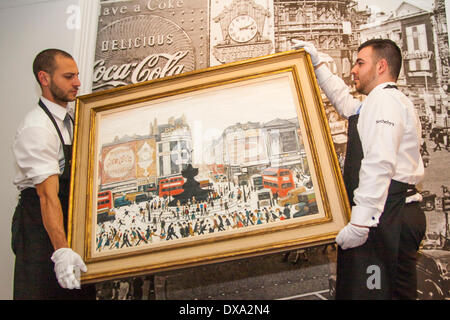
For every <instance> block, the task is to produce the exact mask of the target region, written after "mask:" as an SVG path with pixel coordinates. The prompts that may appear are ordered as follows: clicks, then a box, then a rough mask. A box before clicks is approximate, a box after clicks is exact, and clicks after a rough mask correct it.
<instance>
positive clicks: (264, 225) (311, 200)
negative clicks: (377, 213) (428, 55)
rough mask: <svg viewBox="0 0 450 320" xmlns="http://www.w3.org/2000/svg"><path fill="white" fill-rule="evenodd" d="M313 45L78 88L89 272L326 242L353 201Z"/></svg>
mask: <svg viewBox="0 0 450 320" xmlns="http://www.w3.org/2000/svg"><path fill="white" fill-rule="evenodd" d="M308 59H309V58H307V56H306V55H305V53H304V51H302V50H301V51H293V52H289V53H283V54H275V55H271V56H266V57H261V58H257V59H252V60H247V61H243V62H238V63H232V64H226V65H223V66H220V67H213V68H209V69H204V70H200V71H195V72H189V73H186V74H183V75H178V76H173V77H168V78H165V79H162V80H155V81H149V82H145V83H141V84H138V85H131V86H126V87H123V88H120V89H113V90H109V91H104V92H101V93H95V94H91V95H87V96H84V97H80V98H79V99H78V103H77V114H76V116H77V117H76V138H75V142H74V146H75V152H74V162H75V163H76V164H77V165H75V166H74V171H73V172H72V174H73V176H74V179H73V180H74V183H73V185H72V197H71V209H70V216H71V230H70V240H71V244H72V247H73V248H74V249H75V250H76V251H78V252H80V253H81V254H82V256H83V257H84V259H85V260H86V262H87V265H88V269H89V271H88V272H87V273H86V274H85V275H84V278H83V280H85V281H99V280H103V279H108V278H114V277H118V276H123V275H130V274H143V273H147V272H156V271H161V270H167V269H173V268H179V267H183V266H192V265H196V264H202V263H212V262H216V261H223V260H227V259H236V258H240V257H245V256H251V255H256V254H263V253H266V252H273V251H279V250H282V249H286V248H293V247H302V246H311V245H315V244H321V243H326V242H330V241H332V240H333V239H334V236H335V235H336V233H337V231H338V230H339V229H340V228H341V227H342V226H343V225H344V224H345V223H346V221H347V219H348V212H349V209H348V203H347V202H346V195H345V191H344V188H343V184H342V178H341V176H340V170H339V165H338V161H337V159H336V156H335V155H334V152H333V144H332V140H331V138H330V131H329V128H328V124H327V120H326V117H325V116H324V112H323V108H322V105H321V100H320V94H319V90H318V88H317V85H316V83H315V78H314V74H313V71H312V66H311V64H310V62H309V60H308Z"/></svg>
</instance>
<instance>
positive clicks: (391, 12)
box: [93, 0, 450, 299]
mask: <svg viewBox="0 0 450 320" xmlns="http://www.w3.org/2000/svg"><path fill="white" fill-rule="evenodd" d="M100 2H101V10H100V15H99V22H98V33H97V43H96V49H95V50H96V51H95V65H94V70H93V91H99V90H104V89H111V88H117V87H120V86H123V85H128V84H134V83H139V82H143V81H147V80H152V79H158V78H163V77H167V76H171V75H176V74H180V73H184V72H189V71H192V70H198V69H202V68H206V67H210V66H215V65H220V64H223V63H228V62H235V61H239V60H244V59H248V58H252V57H258V56H262V55H268V54H271V53H276V52H282V51H286V50H291V47H292V45H293V43H292V39H301V40H306V41H310V42H313V43H314V44H315V46H316V47H317V48H318V49H319V51H321V53H322V57H323V59H324V60H325V61H326V63H327V64H328V67H329V68H330V70H331V71H332V72H333V73H335V74H336V75H338V76H340V77H342V78H343V79H344V81H345V82H346V83H347V84H348V85H349V87H350V88H351V86H352V84H351V75H350V70H351V67H352V66H353V64H354V62H355V57H356V50H357V48H358V46H359V45H360V44H361V43H362V42H364V41H366V40H368V39H372V38H389V39H391V40H393V41H395V42H396V43H397V44H398V45H399V46H400V48H401V49H402V52H403V59H404V62H403V68H402V72H401V75H400V78H399V81H398V86H399V89H400V90H402V91H403V92H404V93H405V94H406V95H407V96H408V97H409V98H410V99H411V100H412V101H413V103H414V105H415V107H416V110H417V113H418V114H419V116H420V120H421V123H422V138H423V144H422V156H423V161H424V165H425V168H426V169H425V179H424V181H423V182H422V183H421V185H419V186H418V189H419V190H420V191H421V192H422V195H423V199H424V200H423V202H422V206H423V209H424V210H425V214H426V219H427V233H426V237H425V239H424V240H423V242H422V246H421V250H420V252H419V261H418V265H417V270H418V278H419V279H418V282H419V283H418V290H419V299H444V298H449V297H450V284H449V283H450V277H449V272H448V262H449V260H450V251H449V249H450V236H449V221H448V212H449V210H450V192H449V190H448V187H449V186H450V172H449V170H448V168H449V167H450V153H449V151H450V141H449V127H450V124H449V100H450V97H449V94H450V89H449V86H450V53H449V38H448V26H447V23H446V21H447V20H446V14H445V12H446V8H445V2H444V0H433V1H421V0H406V1H401V0H396V1H370V0H359V1H356V0H355V1H353V0H336V1H333V0H332V1H315V0H310V1H308V0H299V1H287V0H220V1H218V0H189V1H188V0H130V1H100ZM351 89H352V92H354V94H355V96H357V93H356V91H355V90H353V88H351ZM323 101H324V106H325V109H326V115H327V118H328V121H329V124H330V128H331V134H332V138H333V142H334V145H335V150H336V153H337V157H338V159H339V161H340V163H341V165H343V161H344V155H345V148H346V142H347V135H346V132H347V122H346V120H345V119H342V118H341V117H340V116H339V115H338V114H337V113H336V111H335V110H334V108H333V106H332V105H331V104H330V103H329V102H328V101H327V99H326V97H325V96H324V95H323ZM182 121H183V115H180V119H171V120H170V121H169V122H168V125H166V127H170V128H172V127H173V128H177V126H178V127H179V126H180V124H182ZM278 122H280V123H276V124H275V123H274V128H275V127H276V128H277V130H278V131H280V132H279V133H278V135H277V137H276V139H275V140H274V141H275V142H276V143H275V142H274V143H273V144H272V145H273V148H276V149H277V151H279V152H280V154H283V153H286V155H289V153H290V152H291V150H290V149H292V148H291V145H292V144H293V142H292V141H294V140H293V138H292V137H293V136H292V135H290V134H289V132H284V131H286V130H287V129H289V128H287V129H286V127H285V125H283V124H282V123H281V122H282V120H278ZM245 125H247V126H248V125H251V123H247V124H239V126H245ZM277 126H278V127H277ZM283 128H284V129H283ZM161 130H162V131H164V130H166V131H165V132H166V133H167V132H168V131H167V128H165V127H163V126H162V124H158V123H153V122H149V132H150V133H151V132H157V131H158V132H159V131H161ZM283 130H284V131H283ZM294 136H295V135H294ZM127 139H128V140H127ZM122 140H127V141H130V137H122V139H118V140H116V141H112V142H109V143H108V145H107V146H105V150H104V152H105V154H106V152H107V151H108V150H109V149H113V148H115V147H119V146H120V145H121V144H123V143H124V141H122ZM131 140H132V139H131ZM247 140H248V141H247ZM247 140H245V141H244V142H243V143H242V145H241V146H240V147H241V148H242V150H248V149H249V148H251V147H252V145H251V144H252V143H253V144H255V142H254V141H251V140H250V139H247ZM130 143H132V142H130ZM246 143H247V144H246ZM150 145H151V147H152V150H154V152H156V153H157V152H158V150H157V148H158V147H160V146H159V144H155V142H152V143H151V144H150ZM188 147H189V146H188V144H186V150H185V151H186V152H185V153H186V154H188V153H189V152H190V150H188V149H189V148H188ZM177 150H178V149H177ZM177 152H181V153H180V154H184V153H183V150H178V151H177ZM280 159H281V158H280ZM283 165H284V164H283V161H281V160H280V161H279V167H283ZM161 166H162V164H161ZM167 166H168V168H170V170H169V171H170V174H166V175H167V177H163V176H161V177H160V178H161V179H160V180H162V179H163V178H166V179H169V178H170V176H172V175H173V176H176V175H179V174H180V172H181V171H180V170H181V168H182V166H175V165H172V166H171V165H170V164H169V163H167ZM202 169H203V171H202V172H207V174H205V175H203V176H202V183H204V184H205V185H207V186H208V187H209V188H214V185H215V184H216V185H226V184H228V182H230V183H233V179H235V180H236V181H237V182H236V181H235V183H238V184H241V183H244V182H243V181H240V180H239V179H241V180H242V179H244V180H245V176H244V178H243V177H242V176H240V175H239V172H237V171H231V170H232V168H227V167H226V166H224V165H223V164H222V163H214V161H212V162H211V163H208V166H206V165H205V167H204V168H202ZM177 170H178V171H180V172H178V171H177ZM233 170H235V168H234V169H233ZM169 171H167V172H169ZM297 171H298V172H297V173H298V174H297V175H296V176H295V177H294V179H295V180H296V182H297V183H299V184H303V185H305V184H307V183H308V181H307V177H305V176H303V174H302V173H303V171H302V170H297ZM158 174H159V173H158ZM247 176H248V175H247ZM123 177H124V178H123V179H122V180H121V179H119V178H117V177H116V178H114V181H113V180H111V181H109V182H110V183H109V186H110V191H111V194H114V191H115V190H116V191H117V192H118V190H119V189H120V190H119V191H120V192H123V191H128V192H140V193H146V194H147V195H152V197H153V199H156V200H157V201H154V202H155V203H158V204H159V205H160V206H161V205H163V206H164V197H162V196H161V195H162V194H160V193H159V191H158V184H159V183H160V181H156V180H155V181H153V180H152V181H150V180H149V179H139V178H138V177H136V176H134V177H130V176H129V175H123ZM111 182H114V183H111ZM247 183H248V186H249V188H251V186H252V183H253V182H252V181H250V180H249V178H248V181H247ZM253 184H254V183H253ZM114 188H117V189H114ZM106 189H108V188H106ZM230 190H231V189H230V188H227V189H226V190H219V192H230ZM250 190H251V189H249V194H250ZM111 197H112V196H111ZM110 201H113V199H111V200H110ZM125 205H127V204H125ZM159 209H161V207H159ZM155 210H158V208H156V209H155ZM176 232H178V231H176ZM335 256H336V251H335V247H334V245H328V246H323V247H316V248H308V249H303V250H298V251H293V252H283V253H279V254H271V255H267V256H260V257H256V258H251V259H245V260H239V261H232V262H225V263H221V264H217V265H205V266H201V267H197V268H190V269H184V270H177V271H171V272H165V273H161V274H156V275H149V276H144V277H135V278H131V279H118V280H115V281H109V282H104V283H99V284H97V290H98V298H99V299H333V290H334V281H335V262H336V260H335Z"/></svg>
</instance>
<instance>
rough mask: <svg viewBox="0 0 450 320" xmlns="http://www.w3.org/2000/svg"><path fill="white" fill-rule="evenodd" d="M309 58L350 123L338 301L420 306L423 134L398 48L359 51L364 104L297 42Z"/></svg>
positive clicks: (357, 77)
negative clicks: (403, 81)
mask: <svg viewBox="0 0 450 320" xmlns="http://www.w3.org/2000/svg"><path fill="white" fill-rule="evenodd" d="M294 46H295V47H296V48H304V49H305V51H307V52H308V53H309V54H310V57H311V61H312V63H313V65H314V68H315V73H316V77H317V80H318V83H319V86H320V87H321V89H322V90H323V91H324V93H325V94H326V95H327V97H328V99H329V100H330V102H331V104H332V105H334V106H335V108H336V109H337V111H338V112H339V113H340V114H341V115H342V116H344V117H345V118H347V119H348V144H347V154H346V159H345V164H344V174H343V175H344V182H345V187H346V189H347V194H348V197H349V201H350V204H351V206H352V213H351V219H350V222H349V223H348V224H347V225H346V226H345V227H344V228H343V229H342V230H341V231H340V232H339V234H338V235H337V237H336V242H337V244H338V245H339V247H338V257H337V283H336V299H415V298H416V297H417V292H416V287H417V276H416V255H417V250H418V248H419V244H420V241H421V240H422V238H423V236H424V233H425V227H426V225H425V216H424V214H423V211H422V210H421V209H420V206H419V204H418V201H421V196H420V194H419V193H418V192H417V190H416V189H415V185H416V184H417V183H419V182H420V181H421V180H422V178H423V176H424V167H423V162H422V158H421V156H420V137H421V127H420V121H419V118H418V116H417V114H416V112H415V110H414V106H413V104H412V103H411V101H410V100H409V99H408V98H407V97H406V96H405V95H404V94H403V93H402V92H400V91H399V90H398V89H397V87H396V85H395V82H396V81H397V78H398V75H399V73H400V69H401V64H402V55H401V51H400V49H399V48H398V46H397V45H396V44H395V43H394V42H393V41H391V40H387V39H374V40H369V41H367V42H365V43H363V44H362V45H361V46H360V47H359V49H358V56H357V59H356V64H355V66H354V67H353V68H352V70H351V74H352V76H353V80H354V86H355V88H356V90H357V91H358V92H360V93H362V94H364V95H367V97H366V99H365V100H364V101H363V102H362V103H361V101H359V100H358V99H355V98H354V97H353V96H352V95H351V94H350V93H349V89H348V87H347V85H346V84H345V83H344V82H343V81H342V80H341V79H340V78H339V77H337V76H335V75H333V74H332V73H331V72H330V70H329V69H328V68H327V67H326V66H325V65H324V63H322V61H321V59H320V54H319V52H318V51H317V50H316V48H315V47H314V45H313V44H311V43H308V42H304V41H297V40H295V41H294Z"/></svg>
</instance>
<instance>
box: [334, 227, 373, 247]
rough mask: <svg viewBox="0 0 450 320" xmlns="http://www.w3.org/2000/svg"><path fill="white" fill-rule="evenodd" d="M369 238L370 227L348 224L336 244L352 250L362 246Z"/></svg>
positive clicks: (338, 236)
mask: <svg viewBox="0 0 450 320" xmlns="http://www.w3.org/2000/svg"><path fill="white" fill-rule="evenodd" d="M368 237H369V228H368V227H358V226H355V225H354V224H351V223H348V224H347V225H346V226H345V227H344V228H343V229H342V230H341V231H340V232H339V233H338V235H337V237H336V243H337V244H338V245H340V246H341V248H342V249H344V250H346V249H350V248H356V247H359V246H362V245H363V244H364V243H366V241H367V238H368Z"/></svg>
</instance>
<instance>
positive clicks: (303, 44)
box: [292, 39, 322, 67]
mask: <svg viewBox="0 0 450 320" xmlns="http://www.w3.org/2000/svg"><path fill="white" fill-rule="evenodd" d="M292 42H293V43H294V45H293V46H292V48H293V49H305V51H306V52H308V53H309V55H310V56H311V62H312V64H313V66H314V67H315V66H317V65H319V64H320V63H321V62H322V61H321V60H320V57H319V52H318V51H317V49H316V47H315V46H314V45H313V44H312V43H311V42H307V41H303V40H296V39H292Z"/></svg>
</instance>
